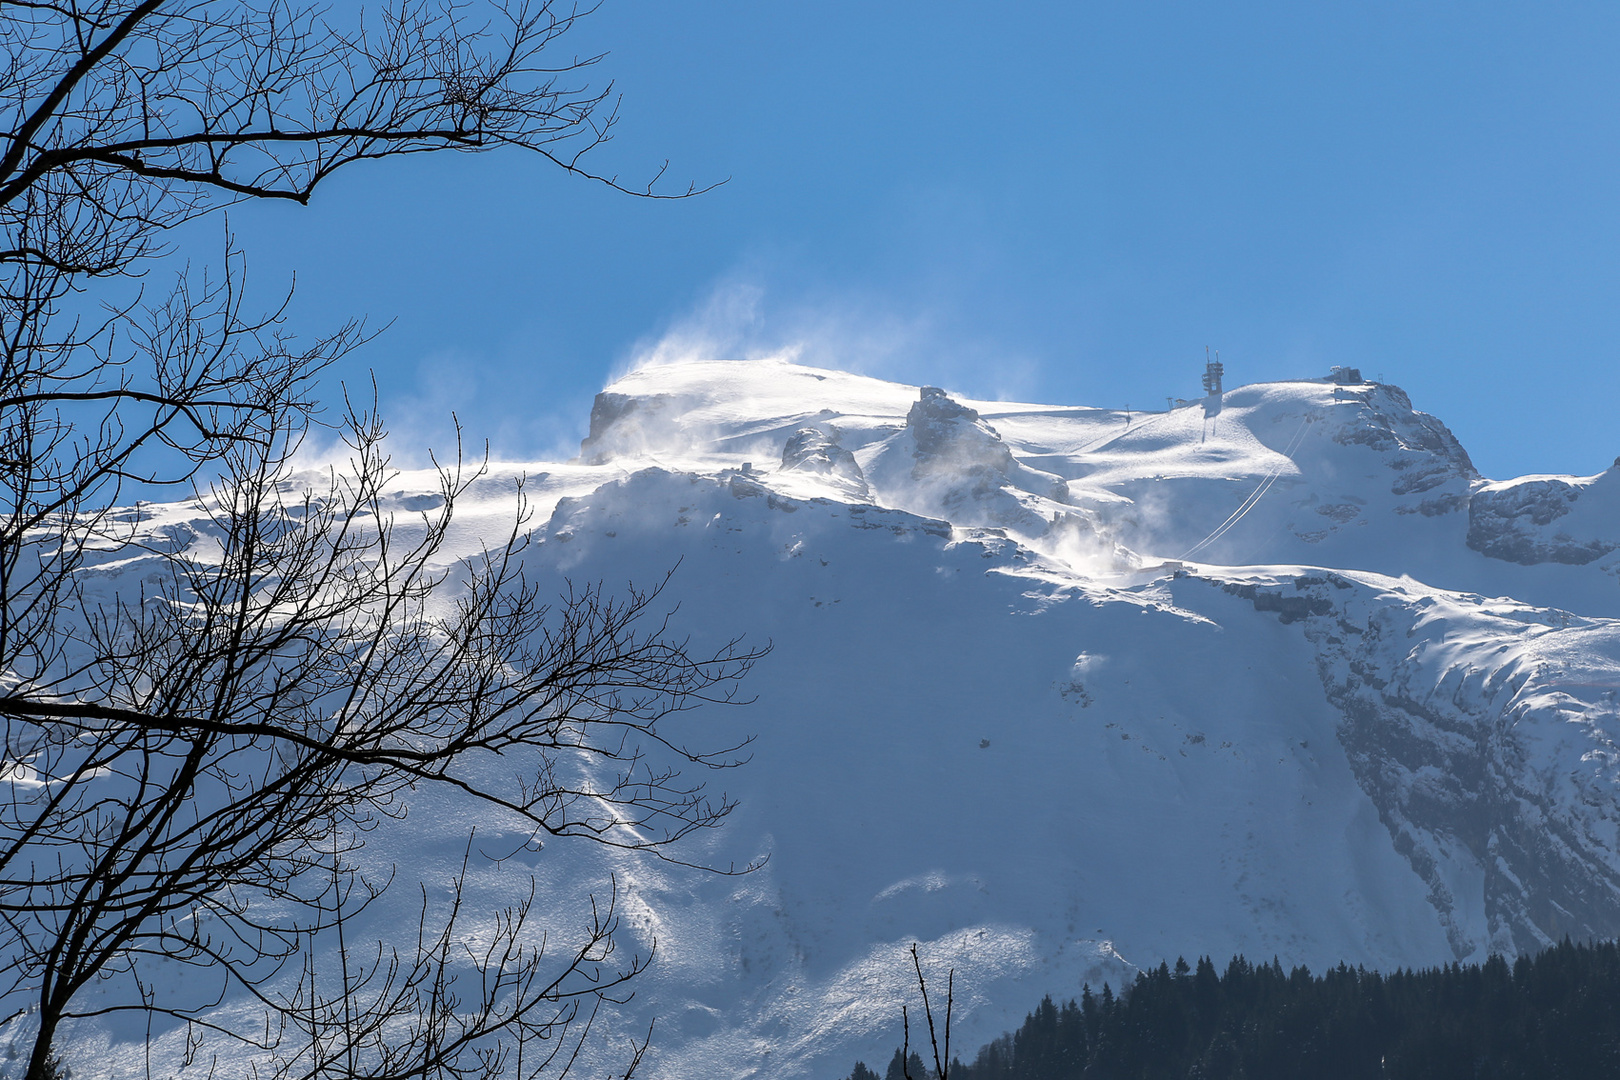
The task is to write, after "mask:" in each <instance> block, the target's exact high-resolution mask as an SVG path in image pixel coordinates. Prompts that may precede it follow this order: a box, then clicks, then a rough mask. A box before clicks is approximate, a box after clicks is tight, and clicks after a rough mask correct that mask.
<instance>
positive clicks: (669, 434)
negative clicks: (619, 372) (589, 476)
mask: <svg viewBox="0 0 1620 1080" xmlns="http://www.w3.org/2000/svg"><path fill="white" fill-rule="evenodd" d="M681 405H682V402H681V400H680V399H679V398H676V397H672V396H670V395H667V394H638V395H635V396H631V395H629V394H615V393H613V392H611V391H607V390H604V391H603V392H602V393H600V394H597V395H596V399H595V400H594V401H592V402H591V428H590V432H589V434H587V435H586V436H585V438H584V439H583V440H581V442H580V444H579V456H580V460H581V461H583V462H584V463H585V464H587V465H601V464H603V463H604V462H608V461H611V460H613V459H614V458H616V457H639V456H641V455H643V454H646V453H648V452H650V451H652V450H654V449H655V448H657V447H658V446H660V445H669V444H670V443H671V442H673V441H677V440H681V438H682V433H681V427H680V413H681Z"/></svg>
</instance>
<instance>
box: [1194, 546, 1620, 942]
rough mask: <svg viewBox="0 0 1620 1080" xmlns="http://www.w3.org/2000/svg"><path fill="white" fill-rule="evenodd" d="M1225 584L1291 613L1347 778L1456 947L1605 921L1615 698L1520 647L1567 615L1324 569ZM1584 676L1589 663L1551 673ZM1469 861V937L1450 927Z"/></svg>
mask: <svg viewBox="0 0 1620 1080" xmlns="http://www.w3.org/2000/svg"><path fill="white" fill-rule="evenodd" d="M1226 588H1227V590H1228V591H1230V592H1234V593H1236V594H1237V595H1240V596H1243V597H1244V598H1245V599H1248V600H1250V601H1251V602H1252V603H1253V604H1254V606H1255V608H1256V610H1259V611H1273V612H1277V613H1278V614H1279V615H1280V617H1281V619H1282V621H1284V622H1291V621H1298V622H1300V623H1302V626H1303V629H1304V632H1305V636H1306V637H1307V638H1308V639H1309V640H1310V641H1312V642H1313V643H1314V644H1315V646H1316V648H1317V668H1318V672H1317V673H1318V676H1319V677H1320V678H1321V681H1322V687H1323V690H1324V691H1325V692H1326V694H1327V698H1328V700H1329V701H1330V702H1331V703H1332V704H1333V705H1334V706H1335V707H1336V708H1337V709H1338V710H1339V712H1340V713H1341V714H1342V716H1343V720H1342V722H1341V724H1340V727H1339V740H1340V742H1341V744H1342V745H1343V747H1344V749H1345V752H1346V754H1347V755H1348V757H1349V760H1350V764H1351V768H1352V769H1353V771H1354V773H1355V776H1356V779H1357V781H1358V783H1359V785H1360V786H1361V788H1362V790H1363V791H1365V792H1366V794H1367V796H1368V797H1369V798H1370V799H1371V800H1372V802H1373V804H1374V806H1376V807H1377V809H1378V814H1379V817H1380V819H1381V820H1382V821H1383V823H1384V826H1385V827H1386V828H1387V829H1388V830H1389V833H1390V837H1391V839H1392V840H1393V842H1394V845H1395V849H1396V850H1397V851H1398V852H1399V853H1400V854H1401V855H1402V856H1404V857H1405V859H1406V860H1407V862H1408V863H1409V864H1410V865H1411V867H1412V869H1413V870H1414V871H1415V872H1416V873H1417V874H1418V876H1419V877H1420V878H1422V879H1423V881H1424V883H1425V885H1426V886H1427V888H1428V892H1429V899H1430V902H1431V903H1432V904H1433V905H1434V907H1435V910H1436V911H1437V912H1438V913H1439V914H1440V917H1441V921H1442V923H1443V925H1444V926H1445V928H1446V932H1447V937H1448V939H1449V940H1450V942H1451V946H1452V949H1453V951H1454V952H1455V953H1456V955H1457V957H1458V958H1459V959H1461V958H1463V957H1467V956H1476V957H1477V956H1478V955H1479V953H1480V951H1481V950H1489V951H1497V952H1505V953H1508V954H1513V953H1523V952H1531V951H1536V950H1539V949H1541V948H1544V947H1546V946H1547V945H1548V944H1551V943H1552V942H1555V941H1557V940H1559V939H1560V938H1562V937H1563V936H1565V935H1569V936H1571V937H1574V938H1576V939H1587V938H1594V937H1596V938H1610V937H1614V936H1616V935H1617V934H1620V850H1617V839H1616V821H1615V820H1614V819H1615V816H1616V814H1615V807H1614V792H1613V788H1612V784H1613V778H1612V777H1611V776H1609V771H1610V770H1609V767H1608V764H1607V763H1608V762H1610V761H1612V760H1615V750H1616V737H1617V736H1620V709H1617V708H1616V707H1615V704H1614V702H1613V695H1612V693H1611V694H1609V695H1608V696H1607V697H1605V696H1603V695H1602V694H1598V695H1595V696H1594V698H1593V700H1581V699H1580V698H1578V697H1577V696H1575V695H1573V694H1571V693H1569V692H1566V691H1565V690H1564V689H1563V687H1562V686H1561V685H1560V684H1561V683H1562V681H1563V677H1562V673H1561V672H1560V670H1559V667H1558V665H1557V663H1556V662H1554V661H1552V660H1549V659H1548V654H1549V652H1551V651H1552V650H1546V649H1537V648H1533V647H1532V648H1526V641H1527V639H1535V638H1539V637H1543V636H1547V635H1556V634H1557V632H1559V631H1564V630H1570V629H1571V628H1573V630H1572V631H1571V632H1572V633H1574V632H1580V631H1581V630H1582V629H1583V628H1585V627H1586V626H1587V625H1588V624H1587V623H1586V621H1585V620H1580V619H1577V618H1576V617H1574V616H1570V615H1568V614H1566V613H1564V612H1559V611H1554V610H1547V609H1538V608H1530V607H1523V606H1519V605H1511V606H1507V605H1506V604H1505V602H1486V601H1483V600H1482V599H1481V598H1479V597H1456V596H1451V597H1446V598H1444V599H1436V598H1435V597H1434V596H1418V597H1413V596H1409V595H1402V594H1399V593H1395V592H1388V591H1383V590H1379V589H1373V588H1369V587H1368V585H1367V584H1366V583H1363V582H1359V581H1354V580H1352V579H1349V578H1347V577H1345V576H1341V575H1338V574H1334V573H1325V574H1321V575H1314V576H1309V577H1300V578H1297V579H1295V581H1294V582H1293V583H1292V584H1280V583H1271V584H1266V585H1259V586H1256V585H1252V584H1244V585H1228V586H1227V587H1226ZM1462 642H1466V643H1467V644H1466V645H1463V644H1460V643H1462ZM1470 658H1472V659H1474V660H1476V661H1479V662H1477V663H1470V662H1469V660H1470ZM1486 658H1489V660H1490V662H1488V663H1487V662H1484V661H1485V660H1486ZM1587 685H1592V682H1591V680H1590V676H1587V677H1586V678H1585V679H1584V680H1582V681H1581V682H1578V683H1577V682H1574V681H1571V682H1570V683H1565V684H1563V686H1568V687H1569V688H1570V689H1575V688H1577V687H1579V686H1587ZM1481 877H1483V901H1484V922H1485V926H1486V938H1485V940H1478V939H1477V938H1476V937H1475V936H1473V935H1472V934H1470V932H1469V931H1468V929H1467V927H1468V924H1469V923H1470V922H1474V921H1476V920H1474V919H1471V918H1470V917H1469V912H1468V910H1467V909H1468V907H1469V906H1471V905H1472V904H1477V903H1478V899H1477V897H1478V893H1477V890H1478V889H1479V881H1480V878H1481ZM1468 894H1473V899H1470V896H1469V895H1468Z"/></svg>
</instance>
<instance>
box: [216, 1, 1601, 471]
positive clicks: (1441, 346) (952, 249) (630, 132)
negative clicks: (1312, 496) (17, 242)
mask: <svg viewBox="0 0 1620 1080" xmlns="http://www.w3.org/2000/svg"><path fill="white" fill-rule="evenodd" d="M564 40H565V42H566V41H567V39H564ZM571 45H572V48H573V49H576V50H578V51H580V52H590V51H596V50H603V49H605V50H608V51H609V53H610V55H609V56H608V57H607V58H606V59H605V60H604V61H603V62H602V64H601V65H600V67H599V68H598V69H596V70H597V75H598V76H599V77H601V78H604V79H605V78H611V79H613V80H614V81H615V84H616V88H617V90H618V91H619V92H620V93H622V95H623V107H622V113H623V120H622V123H621V124H620V126H619V128H618V132H617V136H616V138H615V140H614V141H613V143H612V144H611V145H610V146H608V147H607V148H605V150H604V151H603V152H602V153H601V154H600V156H599V157H598V159H597V163H596V164H597V167H598V168H600V169H602V170H604V171H608V172H617V173H620V174H622V175H623V176H625V177H627V178H630V179H637V178H641V177H644V176H647V175H649V174H650V173H651V172H653V171H654V170H655V169H656V168H657V167H658V165H659V164H660V163H661V162H662V161H663V160H664V159H666V158H667V159H669V161H670V172H669V175H670V176H671V177H672V178H673V179H674V180H675V181H677V182H685V181H688V180H690V181H695V182H697V183H699V184H703V183H708V182H712V181H715V180H720V179H726V178H728V177H729V180H728V182H727V183H726V184H725V185H724V186H722V187H721V188H719V189H717V190H715V191H713V192H711V193H709V194H707V195H704V196H702V197H701V198H697V199H693V200H688V201H685V202H647V201H640V200H635V199H631V198H628V197H625V196H622V195H617V194H614V193H613V192H610V191H607V190H605V189H603V188H601V187H599V186H597V185H593V184H590V183H588V182H585V181H581V180H579V179H576V178H570V177H567V176H563V175H561V174H559V173H558V172H557V170H556V169H554V168H552V167H549V166H548V165H546V163H544V162H542V161H539V160H538V159H534V158H530V157H525V156H524V155H521V154H518V153H499V154H490V155H483V156H471V157H469V156H453V155H442V156H438V157H432V158H422V159H416V160H413V161H409V162H393V163H384V164H381V165H376V166H361V167H357V168H354V169H351V170H350V171H349V172H347V173H343V174H339V175H338V176H337V177H335V178H334V179H333V181H332V182H331V183H330V184H329V186H327V187H326V188H324V189H322V190H321V191H320V192H319V193H318V194H317V197H316V199H315V200H314V202H313V203H312V205H311V206H310V207H308V208H299V207H294V206H283V205H275V206H257V207H240V208H237V209H236V210H234V211H233V212H232V215H231V225H232V228H233V229H234V230H235V231H236V232H237V234H238V238H239V241H240V242H241V244H242V245H243V246H244V247H245V248H246V250H247V252H248V255H249V262H250V273H251V275H252V278H253V281H254V282H255V283H256V285H257V286H258V287H259V288H261V289H263V290H264V292H265V294H266V296H268V295H269V294H270V293H271V292H272V291H273V289H274V288H276V287H278V286H280V285H282V284H284V283H285V281H286V280H287V278H288V276H289V275H290V274H292V273H293V272H294V271H296V272H297V275H298V295H297V299H296V301H295V305H294V308H293V325H294V327H295V328H296V329H298V330H300V331H302V332H304V333H309V334H313V333H316V332H319V331H320V330H322V329H323V328H328V327H330V326H332V325H333V324H335V323H337V322H341V321H342V320H343V319H345V318H346V317H348V316H351V315H365V316H367V317H369V318H370V319H371V320H372V321H373V322H374V323H383V322H387V321H389V320H393V321H392V325H391V327H390V328H389V330H388V331H387V332H386V333H385V334H384V335H382V336H381V337H380V338H379V339H378V340H377V341H376V342H374V343H373V344H372V345H370V346H368V347H367V348H366V349H365V350H364V351H363V352H362V353H360V354H358V355H357V356H355V357H353V358H352V359H351V361H349V362H348V363H347V364H346V365H345V367H344V369H343V370H342V371H341V372H339V373H337V375H336V376H335V378H336V377H341V378H345V379H349V380H356V379H360V378H363V377H364V375H363V373H364V370H365V369H366V368H367V367H370V368H373V369H375V370H376V372H377V374H378V378H379V383H380V385H381V388H382V392H383V397H384V402H385V405H386V407H387V409H388V411H389V412H390V413H391V414H392V415H393V416H394V417H395V418H396V427H397V429H398V430H399V433H400V435H401V437H402V439H403V440H406V441H409V442H410V443H412V444H417V443H422V442H426V441H432V442H436V443H443V442H444V440H445V432H446V426H445V416H446V414H447V413H448V412H449V410H451V409H454V410H456V412H457V413H458V414H459V415H460V416H461V417H462V419H463V422H464V424H465V425H466V427H467V429H468V430H469V432H470V433H471V434H472V435H474V436H476V437H480V438H483V437H488V438H489V439H491V440H492V441H493V443H494V445H495V448H496V451H497V452H498V453H499V454H501V455H502V456H505V457H508V458H514V457H537V456H541V455H549V454H555V453H557V452H559V451H561V452H567V451H568V448H569V447H570V446H571V445H573V444H574V441H575V440H577V439H578V438H579V437H580V435H581V434H583V428H584V423H585V418H586V416H587V413H588V410H589V403H590V399H591V396H592V395H593V394H594V393H595V392H596V391H597V390H599V389H600V388H601V387H602V386H603V385H604V384H605V383H606V382H607V381H608V380H609V379H611V378H612V377H613V376H614V375H615V374H617V373H620V372H622V371H624V370H626V369H627V368H628V367H630V366H631V365H632V364H634V363H636V362H637V359H638V358H639V357H644V356H647V355H650V354H653V353H656V352H658V351H659V350H660V348H661V349H662V352H663V354H664V355H675V354H688V353H690V354H701V355H764V354H767V353H771V352H775V351H777V350H780V349H784V348H794V349H797V350H799V355H800V356H801V357H802V358H803V360H804V361H805V362H807V363H814V364H820V365H825V366H837V367H846V368H851V369H854V370H860V371H865V372H868V373H871V374H875V375H879V376H884V377H890V378H896V379H903V380H906V381H910V382H930V383H938V384H942V385H945V386H947V387H951V388H955V389H958V390H960V391H963V392H965V393H969V394H974V395H978V396H983V397H1013V398H1020V399H1024V400H1034V401H1061V402H1066V403H1076V404H1096V405H1110V406H1120V405H1125V404H1130V405H1132V406H1134V407H1137V408H1142V407H1155V406H1157V407H1161V408H1162V407H1163V405H1164V399H1165V397H1166V395H1179V396H1193V395H1194V394H1195V393H1196V392H1197V390H1198V378H1199V375H1200V373H1201V370H1202V364H1203V358H1204V347H1205V346H1206V345H1208V346H1211V347H1213V348H1216V349H1219V350H1220V351H1221V355H1222V359H1223V360H1224V361H1225V362H1226V365H1227V370H1228V373H1229V374H1228V385H1233V384H1235V383H1238V382H1249V381H1256V380H1262V379H1276V378H1287V377H1292V376H1310V375H1318V374H1322V373H1325V372H1326V371H1327V369H1328V367H1329V366H1330V365H1333V364H1350V365H1355V366H1359V367H1360V368H1362V370H1363V371H1364V372H1365V373H1366V374H1368V375H1370V376H1379V375H1381V376H1382V377H1384V378H1385V379H1387V380H1388V381H1390V382H1394V383H1397V384H1399V385H1401V386H1403V387H1405V388H1406V389H1407V391H1408V392H1409V393H1410V395H1411V397H1412V400H1413V402H1414V403H1415V404H1416V405H1417V406H1418V407H1419V408H1421V409H1424V410H1425V411H1428V412H1432V413H1435V414H1436V415H1438V416H1440V417H1441V418H1442V419H1443V420H1445V421H1446V423H1447V424H1449V425H1450V426H1451V427H1452V429H1453V430H1454V431H1456V432H1457V434H1458V436H1459V437H1460V438H1461V439H1462V440H1463V442H1464V444H1465V445H1466V446H1467V447H1468V448H1469V450H1470V452H1471V453H1472V454H1473V455H1474V458H1475V462H1476V464H1478V465H1479V467H1480V468H1481V470H1482V471H1484V472H1485V473H1486V474H1487V475H1492V476H1497V477H1506V476H1511V475H1517V474H1521V473H1528V472H1574V473H1591V472H1596V471H1599V470H1601V469H1603V468H1606V467H1608V465H1609V464H1610V463H1611V461H1612V460H1613V459H1614V458H1615V456H1616V455H1617V454H1620V432H1617V431H1616V430H1615V425H1614V424H1613V423H1612V420H1611V418H1612V416H1613V415H1614V411H1615V406H1614V401H1615V398H1616V395H1617V392H1620V371H1617V366H1616V357H1617V355H1620V325H1617V324H1620V310H1617V304H1616V301H1617V299H1620V184H1617V179H1620V175H1617V174H1620V152H1617V150H1620V146H1617V139H1620V93H1617V90H1620V64H1616V63H1615V62H1614V59H1613V58H1614V56H1615V55H1616V47H1617V45H1620V6H1616V5H1612V4H1610V5H1599V4H1560V3H1541V4H1529V3H1522V4H1496V3H1470V4H1461V3H1424V4H1420V5H1413V4H1396V3H1383V2H1377V0H1372V2H1369V0H1361V2H1357V3H1353V4H1348V3H1309V4H1305V3H1291V4H1283V3H1221V4H1216V3H1155V2H1136V3H1130V4H1124V3H1114V4H1106V5H1105V4H1096V3H1064V4H1057V3H1026V4H1018V5H1001V6H998V7H992V6H990V5H983V4H978V5H969V4H963V3H955V2H933V3H926V4H925V3H921V2H915V3H913V2H880V3H872V2H868V3H860V4H857V3H846V2H843V0H834V2H825V3H821V4H816V5H803V4H800V5H789V4H783V3H776V2H765V0H755V2H753V3H742V2H739V0H705V2H703V3H698V4H688V5H676V4H671V3H662V2H657V0H606V2H605V3H604V5H603V6H602V8H601V10H600V11H599V12H597V13H596V14H595V15H593V16H592V17H591V18H590V19H589V20H588V21H587V22H586V23H584V24H581V25H580V26H579V27H578V28H577V29H576V31H575V32H574V34H573V41H572V43H571ZM209 228H211V229H213V230H214V236H213V238H210V237H200V238H198V239H197V243H199V244H202V243H204V241H206V246H207V248H208V249H212V248H214V247H217V228H218V226H217V224H216V225H214V226H210V227H209ZM188 243H190V241H189V240H188ZM197 250H198V254H199V255H201V254H203V253H204V248H202V247H199V248H198V249H197ZM331 389H332V391H333V393H334V394H335V391H336V387H335V385H334V386H332V387H331Z"/></svg>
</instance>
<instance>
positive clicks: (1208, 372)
mask: <svg viewBox="0 0 1620 1080" xmlns="http://www.w3.org/2000/svg"><path fill="white" fill-rule="evenodd" d="M1204 354H1205V355H1206V356H1207V355H1208V354H1209V350H1208V349H1205V350H1204ZM1225 371H1226V369H1225V368H1224V367H1222V366H1221V354H1220V353H1216V354H1215V359H1213V360H1209V361H1207V362H1206V363H1205V364H1204V396H1205V397H1220V396H1221V375H1222V374H1224V373H1225Z"/></svg>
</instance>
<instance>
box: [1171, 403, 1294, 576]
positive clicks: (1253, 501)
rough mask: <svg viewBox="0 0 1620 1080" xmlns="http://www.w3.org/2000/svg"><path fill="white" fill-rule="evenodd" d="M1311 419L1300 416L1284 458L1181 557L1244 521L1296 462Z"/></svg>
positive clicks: (1200, 549)
mask: <svg viewBox="0 0 1620 1080" xmlns="http://www.w3.org/2000/svg"><path fill="white" fill-rule="evenodd" d="M1310 420H1311V417H1310V414H1309V413H1307V414H1306V415H1305V416H1303V417H1301V418H1300V421H1299V428H1298V430H1296V431H1295V432H1294V435H1293V438H1291V439H1289V440H1288V445H1287V446H1285V447H1284V448H1283V451H1282V460H1281V461H1280V462H1278V463H1277V467H1276V468H1274V469H1272V470H1271V472H1270V473H1268V474H1267V475H1266V478H1265V479H1264V480H1261V481H1260V483H1259V485H1258V486H1257V487H1256V488H1255V489H1254V490H1253V491H1251V492H1249V497H1248V498H1246V499H1244V500H1243V502H1242V504H1241V505H1239V506H1238V508H1237V509H1236V510H1234V511H1232V513H1231V515H1230V516H1229V517H1227V519H1226V520H1225V521H1223V522H1221V523H1220V524H1219V525H1217V526H1215V531H1214V532H1211V533H1210V534H1209V535H1208V536H1206V537H1204V538H1203V539H1202V540H1200V541H1198V543H1196V544H1194V545H1193V546H1192V547H1190V548H1188V549H1187V550H1186V551H1185V552H1183V553H1182V555H1181V558H1183V559H1187V558H1191V557H1192V556H1193V555H1195V554H1197V553H1198V552H1199V551H1202V550H1203V549H1204V548H1206V547H1208V546H1209V545H1210V544H1213V543H1214V542H1215V541H1216V540H1219V539H1220V538H1221V537H1222V536H1225V535H1226V533H1227V532H1228V531H1229V530H1230V529H1231V528H1232V526H1234V525H1236V524H1237V523H1238V522H1239V521H1242V520H1243V518H1244V516H1245V515H1246V514H1248V512H1249V511H1250V510H1253V509H1254V508H1255V506H1256V505H1257V504H1258V503H1259V502H1260V500H1261V499H1262V498H1264V497H1265V494H1266V492H1268V491H1270V490H1271V485H1272V484H1275V483H1276V482H1277V477H1279V476H1281V475H1282V472H1283V470H1284V469H1286V468H1287V467H1288V466H1290V465H1292V464H1293V463H1294V461H1293V454H1294V451H1295V450H1297V449H1299V444H1300V443H1301V442H1302V441H1303V440H1304V438H1305V426H1306V425H1307V424H1308V423H1310Z"/></svg>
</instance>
